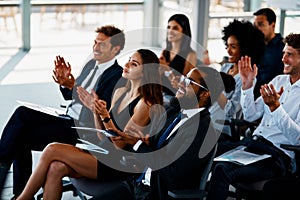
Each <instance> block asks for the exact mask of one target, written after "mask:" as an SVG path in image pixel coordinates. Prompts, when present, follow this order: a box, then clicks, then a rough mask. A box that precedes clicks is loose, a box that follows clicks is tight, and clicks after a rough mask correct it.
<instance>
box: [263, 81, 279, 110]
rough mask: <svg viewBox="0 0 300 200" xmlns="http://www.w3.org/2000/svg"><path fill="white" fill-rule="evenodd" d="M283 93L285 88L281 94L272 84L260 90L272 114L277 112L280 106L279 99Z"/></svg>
mask: <svg viewBox="0 0 300 200" xmlns="http://www.w3.org/2000/svg"><path fill="white" fill-rule="evenodd" d="M282 93H283V87H281V88H280V90H279V92H276V90H275V88H274V86H273V85H272V84H270V85H268V84H265V85H262V86H261V88H260V94H261V96H262V98H263V100H264V102H265V104H266V105H268V106H269V108H270V110H271V112H273V111H274V110H276V109H277V108H278V107H279V106H280V102H279V98H280V96H281V94H282Z"/></svg>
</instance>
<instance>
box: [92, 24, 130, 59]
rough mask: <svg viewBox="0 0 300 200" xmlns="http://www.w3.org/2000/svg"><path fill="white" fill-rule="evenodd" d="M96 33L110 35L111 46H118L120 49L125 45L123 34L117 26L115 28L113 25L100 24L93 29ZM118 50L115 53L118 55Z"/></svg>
mask: <svg viewBox="0 0 300 200" xmlns="http://www.w3.org/2000/svg"><path fill="white" fill-rule="evenodd" d="M95 32H96V33H103V34H104V35H106V36H109V37H111V39H110V43H111V44H112V46H113V47H115V46H120V51H121V50H122V49H123V48H124V46H125V34H124V32H123V31H122V30H120V29H119V28H116V27H115V26H113V25H106V26H101V27H98V28H97V29H96V30H95ZM120 51H119V52H117V54H116V55H118V54H119V53H120Z"/></svg>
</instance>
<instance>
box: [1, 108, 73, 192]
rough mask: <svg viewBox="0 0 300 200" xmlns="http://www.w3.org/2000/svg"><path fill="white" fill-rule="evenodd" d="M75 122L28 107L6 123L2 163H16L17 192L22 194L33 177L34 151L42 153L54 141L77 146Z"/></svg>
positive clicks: (15, 179) (16, 112)
mask: <svg viewBox="0 0 300 200" xmlns="http://www.w3.org/2000/svg"><path fill="white" fill-rule="evenodd" d="M72 126H74V121H73V120H69V119H63V118H58V117H54V116H51V115H48V114H45V113H41V112H38V111H35V110H32V109H29V108H27V107H24V106H20V107H18V108H17V109H16V110H15V112H14V113H13V115H12V116H11V118H10V119H9V121H8V123H7V124H6V126H5V128H4V130H3V132H2V136H1V140H0V162H6V163H8V164H11V163H14V168H13V173H14V174H13V180H14V186H13V192H14V194H15V195H18V194H20V193H21V192H22V191H23V189H24V187H25V185H26V183H27V180H28V178H29V176H30V175H31V172H32V170H31V168H32V154H31V150H35V151H42V150H43V149H44V148H45V147H46V146H47V145H48V144H49V143H51V142H62V143H68V144H75V143H76V141H77V137H78V135H77V133H76V130H75V129H72V128H71V127H72Z"/></svg>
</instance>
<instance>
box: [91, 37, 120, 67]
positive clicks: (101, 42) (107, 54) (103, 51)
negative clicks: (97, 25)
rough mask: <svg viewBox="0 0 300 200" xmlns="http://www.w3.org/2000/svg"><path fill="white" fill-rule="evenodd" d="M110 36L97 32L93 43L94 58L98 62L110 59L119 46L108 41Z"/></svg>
mask: <svg viewBox="0 0 300 200" xmlns="http://www.w3.org/2000/svg"><path fill="white" fill-rule="evenodd" d="M110 39H111V38H110V37H109V36H106V35H105V34H103V33H98V34H97V36H96V38H95V40H94V45H93V53H94V59H95V60H97V61H98V62H99V63H105V62H107V61H110V60H112V59H113V58H114V57H115V55H116V53H117V52H118V49H119V48H120V47H119V46H115V47H113V46H112V44H111V43H110Z"/></svg>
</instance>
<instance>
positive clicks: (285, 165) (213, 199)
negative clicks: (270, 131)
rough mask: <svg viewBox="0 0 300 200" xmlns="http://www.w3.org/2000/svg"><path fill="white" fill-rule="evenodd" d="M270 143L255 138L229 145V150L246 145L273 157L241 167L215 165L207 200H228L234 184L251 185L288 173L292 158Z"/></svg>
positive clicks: (224, 164) (224, 163) (223, 164)
mask: <svg viewBox="0 0 300 200" xmlns="http://www.w3.org/2000/svg"><path fill="white" fill-rule="evenodd" d="M262 140H265V139H262ZM259 142H261V144H260V143H259ZM269 143H270V142H268V141H259V140H253V138H244V139H243V140H242V141H239V142H235V143H228V145H227V146H226V149H227V150H230V149H233V148H235V147H237V146H239V145H244V146H247V147H248V148H250V149H251V150H253V151H257V152H260V153H266V154H270V155H272V157H270V158H267V159H264V160H261V161H258V162H255V163H252V164H249V165H239V164H235V163H232V162H216V163H214V167H213V171H212V176H211V179H210V189H209V193H208V196H207V200H222V199H223V200H226V199H227V195H228V191H229V186H230V185H234V183H239V182H249V183H251V182H256V181H261V180H266V179H270V178H273V177H277V176H282V175H285V174H286V173H288V170H289V166H290V162H291V160H290V158H289V157H288V156H287V155H285V154H284V153H283V152H280V151H281V150H279V149H278V148H276V147H274V146H272V145H271V144H269ZM224 148H225V147H224Z"/></svg>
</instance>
